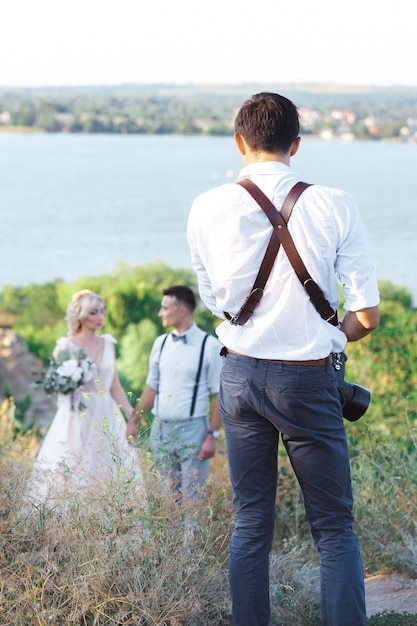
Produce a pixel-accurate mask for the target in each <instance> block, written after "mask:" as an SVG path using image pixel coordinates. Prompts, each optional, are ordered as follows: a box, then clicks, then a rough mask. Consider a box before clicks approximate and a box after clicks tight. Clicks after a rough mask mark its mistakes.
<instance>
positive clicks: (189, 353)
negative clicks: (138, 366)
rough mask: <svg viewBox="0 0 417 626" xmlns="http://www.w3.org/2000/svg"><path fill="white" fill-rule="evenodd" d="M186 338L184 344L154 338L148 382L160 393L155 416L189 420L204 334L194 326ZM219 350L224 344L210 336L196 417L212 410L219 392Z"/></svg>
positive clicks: (205, 414)
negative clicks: (213, 396)
mask: <svg viewBox="0 0 417 626" xmlns="http://www.w3.org/2000/svg"><path fill="white" fill-rule="evenodd" d="M184 335H185V337H186V342H185V343H184V342H183V341H181V340H178V341H173V339H172V335H171V334H168V336H167V335H160V336H159V337H157V338H156V339H155V341H154V344H153V346H152V350H151V354H150V356H149V372H148V376H147V380H146V383H147V385H149V387H151V388H152V389H155V390H156V391H157V396H156V398H155V404H154V407H153V409H152V413H153V414H154V415H155V416H156V415H158V416H159V417H160V418H161V419H164V420H175V421H176V420H183V419H189V418H190V410H191V403H192V399H193V392H194V385H195V380H196V374H197V370H198V363H199V359H200V353H201V346H202V343H203V339H204V336H205V333H204V331H202V330H201V328H199V327H198V326H197V325H196V324H193V325H192V326H191V328H189V329H188V330H187V331H186V332H185V333H184ZM164 340H165V342H164ZM162 343H164V346H163V347H162ZM161 348H162V352H161ZM220 349H221V344H220V343H219V342H218V340H217V339H216V338H215V337H213V336H212V335H209V336H208V338H207V341H206V344H205V347H204V360H203V366H202V368H201V375H200V381H199V385H198V392H197V397H196V403H195V408H194V414H193V417H196V418H197V417H206V416H207V415H208V413H209V409H210V396H211V395H215V394H218V393H219V387H220V370H221V366H222V358H221V356H220Z"/></svg>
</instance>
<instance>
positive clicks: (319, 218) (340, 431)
mask: <svg viewBox="0 0 417 626" xmlns="http://www.w3.org/2000/svg"><path fill="white" fill-rule="evenodd" d="M299 131H300V127H299V117H298V111H297V108H296V106H295V105H294V104H293V103H292V102H291V101H290V100H288V99H287V98H285V97H283V96H281V95H278V94H274V93H260V94H257V95H255V96H253V97H252V98H251V99H250V100H248V101H246V102H244V103H243V105H242V106H241V108H240V110H239V112H238V114H237V117H236V120H235V141H236V144H237V148H238V150H239V152H240V154H241V156H242V159H243V165H244V167H243V169H242V171H241V172H240V174H239V178H238V180H241V179H244V178H250V179H251V180H252V181H253V182H254V183H256V185H257V186H258V187H259V188H260V189H261V190H262V191H263V192H264V194H266V196H267V197H268V198H269V199H270V200H271V201H272V203H273V204H274V205H275V207H277V209H280V208H281V206H282V204H283V201H284V198H285V197H286V195H287V194H288V192H289V191H290V189H291V188H292V187H293V185H294V184H295V183H297V182H299V181H300V180H301V179H300V177H299V176H298V175H297V174H296V173H295V172H294V171H293V170H291V169H290V160H291V157H293V156H294V155H295V154H296V152H297V150H298V148H299V145H300V136H299ZM288 227H289V231H290V233H291V235H292V237H293V239H294V243H295V246H296V248H297V250H298V252H299V254H300V256H301V258H302V260H303V261H304V264H305V265H306V267H307V268H308V271H309V273H310V275H311V276H312V277H313V278H314V280H315V282H316V283H318V285H319V286H320V287H321V289H322V290H323V292H324V295H325V297H326V298H327V300H328V301H329V303H330V304H331V306H332V308H333V309H336V308H337V306H338V304H339V288H338V285H339V284H340V285H341V286H342V289H343V294H344V308H345V311H346V312H345V315H344V316H343V319H342V320H341V322H340V323H339V325H338V326H333V325H332V324H330V323H328V322H327V321H325V320H324V319H323V318H322V317H321V316H320V315H319V313H318V312H317V310H316V308H315V307H314V306H313V304H312V302H311V300H310V299H309V296H308V295H307V293H306V291H305V289H304V287H303V285H302V284H301V283H300V281H299V279H298V278H297V276H296V274H295V272H294V270H293V268H292V266H291V264H290V261H289V260H288V258H287V256H286V253H285V251H284V250H283V246H281V248H280V250H279V253H278V256H277V259H276V261H275V263H274V265H273V268H272V271H271V273H270V275H269V278H268V280H267V283H266V285H265V289H264V293H263V296H262V298H261V300H260V302H259V304H258V306H257V307H256V308H255V310H254V312H253V314H252V316H251V317H250V319H249V320H248V321H247V322H246V323H245V324H244V325H238V324H234V323H231V322H230V321H229V316H231V317H232V322H233V317H234V316H236V314H237V312H238V311H239V309H240V308H241V306H242V304H243V302H244V301H245V299H246V297H247V296H248V294H249V292H250V290H251V288H252V285H253V284H254V281H255V278H256V275H257V273H258V269H259V267H260V265H261V261H262V258H263V256H264V253H265V249H266V247H267V244H268V241H269V239H270V237H271V232H272V226H271V224H270V222H269V220H268V218H267V217H266V215H265V214H264V212H263V211H262V210H261V208H260V206H259V205H258V204H257V202H256V201H255V200H254V199H253V198H252V197H251V195H250V194H249V193H248V192H247V191H246V190H245V189H244V188H243V187H242V186H240V185H237V184H227V185H223V186H221V187H217V188H214V189H211V190H209V191H207V192H206V193H203V194H202V195H200V196H199V197H197V198H196V200H195V201H194V203H193V206H192V208H191V212H190V216H189V222H188V241H189V245H190V248H191V255H192V263H193V267H194V269H195V271H196V273H197V277H198V284H199V291H200V295H201V298H202V300H203V302H204V303H205V304H206V306H207V307H208V308H209V309H210V310H211V311H212V312H213V313H214V314H215V315H216V316H218V317H220V318H225V312H227V313H228V315H227V319H225V321H224V322H223V323H222V324H220V326H219V327H218V328H217V331H216V332H217V334H218V336H219V339H220V341H221V343H222V344H223V346H224V349H223V350H222V352H223V354H224V358H223V367H222V374H221V386H220V407H221V415H222V419H223V422H224V428H225V434H226V442H227V450H228V458H229V467H230V477H231V482H232V486H233V496H234V514H235V528H234V532H233V535H232V538H231V542H230V562H229V576H230V588H231V593H232V600H233V619H234V624H235V626H266V625H267V624H269V620H270V602H269V553H270V550H271V544H272V538H273V529H274V514H275V497H276V487H277V472H278V470H277V451H278V440H279V437H280V436H281V439H282V442H283V444H284V446H285V448H286V451H287V453H288V456H289V459H290V461H291V464H292V467H293V469H294V472H295V474H296V476H297V479H298V482H299V484H300V487H301V489H302V492H303V496H304V504H305V510H306V514H307V517H308V521H309V524H310V529H311V533H312V536H313V538H314V541H315V543H316V545H317V549H318V553H319V556H320V568H321V598H322V619H323V624H324V626H365V624H366V611H365V592H364V580H363V572H362V565H361V559H360V552H359V547H358V541H357V537H356V535H355V533H354V532H353V529H352V525H353V515H352V506H353V497H352V488H351V476H350V462H349V455H348V448H347V441H346V434H345V429H344V423H343V414H342V405H341V399H340V395H339V391H338V386H337V381H336V377H335V371H334V368H333V366H332V363H331V354H332V353H340V352H342V351H343V349H344V347H345V344H346V342H347V341H356V340H358V339H361V338H362V337H364V336H365V335H367V334H368V333H370V332H371V331H372V330H374V329H375V328H376V327H377V326H378V323H379V307H378V305H379V294H378V288H377V281H376V277H375V273H374V269H373V267H372V265H371V262H370V259H369V256H368V250H367V242H366V236H365V233H364V228H363V224H362V220H361V218H360V215H359V212H358V209H357V206H356V204H355V202H354V200H353V199H352V197H351V196H350V195H349V194H347V193H346V192H344V191H341V190H337V189H331V188H328V187H323V186H321V185H312V186H310V187H308V188H307V189H306V190H305V191H304V192H303V193H302V195H301V196H300V197H299V198H298V200H297V202H296V204H295V206H294V208H293V211H292V213H291V218H290V220H289V222H288Z"/></svg>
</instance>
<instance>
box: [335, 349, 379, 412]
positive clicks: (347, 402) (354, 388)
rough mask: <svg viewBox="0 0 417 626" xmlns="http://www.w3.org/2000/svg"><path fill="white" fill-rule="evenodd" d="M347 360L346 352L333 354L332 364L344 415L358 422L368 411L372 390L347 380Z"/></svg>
mask: <svg viewBox="0 0 417 626" xmlns="http://www.w3.org/2000/svg"><path fill="white" fill-rule="evenodd" d="M346 361H347V356H346V354H345V353H344V352H337V353H333V354H332V364H333V368H334V371H335V373H336V379H337V384H338V387H339V393H340V401H341V403H342V413H343V417H344V418H345V419H347V420H348V421H349V422H356V421H357V420H358V419H359V418H360V417H362V415H363V414H364V413H365V412H366V410H367V408H368V406H369V404H370V402H371V392H370V391H369V389H366V388H365V387H362V386H361V385H356V384H355V383H349V382H348V381H347V380H345V362H346Z"/></svg>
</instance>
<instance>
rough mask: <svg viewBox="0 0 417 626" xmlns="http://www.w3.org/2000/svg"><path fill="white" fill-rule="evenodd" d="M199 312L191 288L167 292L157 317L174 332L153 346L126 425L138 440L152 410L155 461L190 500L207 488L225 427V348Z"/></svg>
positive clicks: (173, 484) (157, 340) (173, 289)
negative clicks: (222, 399) (221, 403)
mask: <svg viewBox="0 0 417 626" xmlns="http://www.w3.org/2000/svg"><path fill="white" fill-rule="evenodd" d="M195 307H196V299H195V295H194V292H193V290H192V289H190V287H187V286H186V285H176V286H173V287H169V288H168V289H165V290H164V292H163V298H162V302H161V308H160V310H159V313H158V316H159V317H160V318H161V321H162V326H163V327H164V328H173V331H172V332H170V333H168V334H164V335H161V336H159V337H157V339H156V340H155V342H154V344H153V347H152V350H151V354H150V357H149V372H148V376H147V379H146V386H145V389H144V390H143V392H142V395H141V397H140V400H139V402H138V406H137V411H136V412H135V413H134V414H133V416H132V417H131V418H130V419H129V422H128V425H127V436H128V437H129V436H133V437H134V438H136V437H137V434H138V425H139V422H140V417H141V415H142V414H143V413H145V412H146V411H149V410H150V409H151V408H152V413H153V417H154V419H153V422H152V427H151V437H150V443H151V450H152V453H153V456H154V459H155V460H156V461H157V463H158V465H159V467H160V471H161V473H162V474H163V476H164V477H165V479H166V480H167V481H168V482H169V483H170V484H171V485H172V486H173V488H174V489H175V490H177V491H180V492H182V493H183V495H184V496H185V497H186V498H189V497H195V496H196V495H197V494H198V493H199V492H202V491H203V489H204V486H205V484H206V481H207V477H208V470H209V459H210V458H211V457H213V456H214V454H215V452H216V443H217V439H218V438H219V437H220V430H219V429H220V425H221V418H220V410H219V385H220V369H221V361H222V360H221V357H220V349H221V345H220V343H219V341H218V340H217V339H216V338H215V337H213V336H212V335H208V334H206V333H205V332H204V331H202V330H201V329H200V328H199V327H198V326H197V325H196V323H195V322H194V319H193V315H194V309H195ZM210 400H212V403H211V408H210ZM209 414H210V418H209V419H208V415H209Z"/></svg>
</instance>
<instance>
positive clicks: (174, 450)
mask: <svg viewBox="0 0 417 626" xmlns="http://www.w3.org/2000/svg"><path fill="white" fill-rule="evenodd" d="M207 430H208V421H207V418H206V417H193V418H190V419H185V420H161V419H160V418H158V417H156V418H155V419H154V420H153V422H152V426H151V434H150V446H151V451H152V455H153V458H154V460H155V463H156V464H157V466H158V468H159V471H160V472H161V475H162V477H163V479H164V480H165V482H166V483H167V484H169V485H170V486H172V487H173V488H174V489H175V490H177V491H179V492H181V493H182V494H183V496H184V497H185V498H191V497H196V496H197V495H198V494H201V493H202V492H203V490H204V487H205V484H206V482H207V477H208V470H209V461H208V459H207V460H205V461H200V460H199V458H198V452H199V450H200V446H201V444H202V443H203V441H204V439H205V438H206V436H207Z"/></svg>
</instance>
